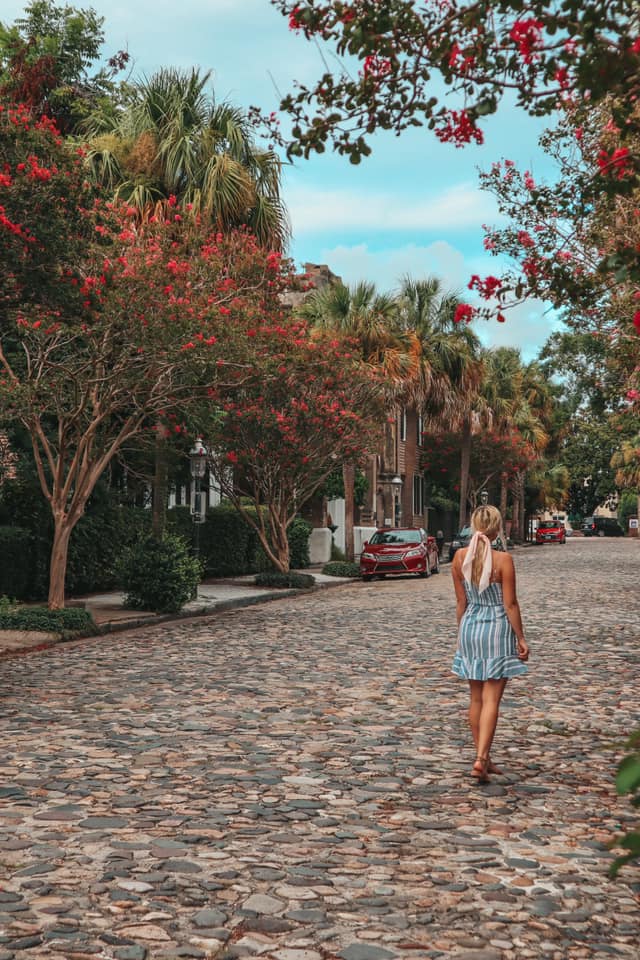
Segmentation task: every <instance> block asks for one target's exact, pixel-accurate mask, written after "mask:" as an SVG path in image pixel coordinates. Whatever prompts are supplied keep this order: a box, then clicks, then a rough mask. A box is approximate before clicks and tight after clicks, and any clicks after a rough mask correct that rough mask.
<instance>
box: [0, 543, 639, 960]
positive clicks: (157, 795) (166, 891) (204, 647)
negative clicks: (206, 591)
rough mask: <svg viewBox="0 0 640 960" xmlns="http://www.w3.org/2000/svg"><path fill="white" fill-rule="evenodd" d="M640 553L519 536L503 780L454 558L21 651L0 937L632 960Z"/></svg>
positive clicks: (94, 953) (50, 945)
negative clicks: (480, 719)
mask: <svg viewBox="0 0 640 960" xmlns="http://www.w3.org/2000/svg"><path fill="white" fill-rule="evenodd" d="M639 555H640V543H638V542H633V541H627V540H625V541H623V542H620V541H617V540H611V541H609V540H579V539H576V540H573V541H569V542H568V544H567V545H566V546H559V545H548V546H544V547H542V548H531V549H528V550H524V549H523V550H519V551H517V553H516V564H517V569H518V579H519V593H520V597H521V605H522V608H523V614H524V620H525V625H526V627H527V635H528V638H529V640H530V643H531V647H532V659H531V664H530V667H531V672H530V674H529V676H528V677H526V678H524V679H519V680H515V681H513V682H512V683H511V684H510V685H509V687H508V688H507V692H506V696H505V701H504V710H503V716H502V719H501V723H500V726H499V730H498V736H497V741H496V744H495V748H494V756H495V759H496V761H497V762H500V764H501V765H503V767H504V771H505V774H504V776H500V777H494V778H492V782H491V784H489V785H486V786H482V785H479V784H477V783H476V782H475V781H474V780H473V779H472V778H471V777H469V775H468V773H469V769H470V763H471V760H472V756H473V753H472V750H471V749H470V746H469V742H468V735H467V732H466V723H465V708H466V689H465V685H464V684H463V683H461V682H460V681H458V680H457V679H456V678H455V677H453V676H452V675H451V674H450V673H449V667H450V663H451V659H452V655H453V650H454V646H455V629H454V603H453V590H452V586H451V581H450V576H449V571H448V568H447V567H444V568H443V571H442V573H441V574H440V576H438V577H432V578H431V579H429V580H426V581H422V580H416V581H414V580H396V581H391V580H388V581H384V582H381V581H374V582H373V583H371V584H361V583H355V584H353V585H349V586H346V587H343V588H340V589H335V590H331V591H326V592H322V593H317V594H313V595H310V596H309V595H308V596H300V597H296V598H294V599H283V600H279V601H275V602H272V603H269V604H265V605H262V606H255V607H251V608H247V609H243V610H239V611H235V612H231V613H228V614H227V615H225V616H217V617H216V618H213V619H210V620H206V619H200V620H197V621H190V622H185V621H182V622H179V623H174V624H168V625H167V624H164V625H162V626H156V627H154V628H151V629H147V630H143V631H139V632H137V633H135V632H131V633H128V634H120V635H117V636H113V637H108V638H99V639H95V640H86V641H81V642H76V643H72V644H67V645H64V646H58V647H55V648H52V649H50V650H46V651H43V652H39V653H35V654H30V655H25V656H22V657H20V658H15V659H5V660H4V661H2V664H1V668H2V673H3V684H2V685H3V693H2V706H1V719H0V732H1V735H2V741H1V742H2V746H1V747H0V878H1V882H0V960H15V958H21V957H26V958H30V957H43V958H44V957H47V958H52V960H101V958H110V960H150V958H158V960H160V958H179V957H201V958H211V957H215V958H226V960H229V958H242V957H264V958H267V960H335V958H341V960H387V958H396V957H398V958H409V957H410V958H416V960H422V958H428V957H446V958H449V957H456V958H464V960H524V958H536V960H538V958H540V960H547V958H548V960H567V958H586V957H588V958H590V957H598V958H599V957H603V958H604V957H621V958H636V960H637V958H638V956H640V948H639V947H638V944H639V943H640V915H639V912H638V899H639V897H638V895H639V892H640V870H638V869H636V868H630V869H627V870H625V871H624V872H623V874H622V875H621V877H620V879H618V880H617V881H612V880H610V879H608V876H607V869H608V866H609V864H610V860H611V854H610V852H609V851H608V846H607V845H608V844H609V842H610V841H611V839H612V838H613V837H614V836H615V834H616V833H617V832H619V831H620V829H628V828H629V827H630V826H631V825H632V824H633V823H634V817H633V813H632V809H631V807H630V805H629V802H628V800H626V799H618V798H616V796H615V791H614V789H613V782H612V780H613V773H614V770H615V764H616V762H617V759H618V758H619V756H620V755H621V750H622V746H621V744H622V740H623V736H624V734H625V733H626V732H627V731H629V730H630V729H631V728H632V727H633V726H634V724H636V723H637V722H638V717H637V703H638V689H639V683H640V642H639V638H640V603H639V601H638V592H637V591H638V574H637V571H638V559H639ZM636 816H637V812H636Z"/></svg>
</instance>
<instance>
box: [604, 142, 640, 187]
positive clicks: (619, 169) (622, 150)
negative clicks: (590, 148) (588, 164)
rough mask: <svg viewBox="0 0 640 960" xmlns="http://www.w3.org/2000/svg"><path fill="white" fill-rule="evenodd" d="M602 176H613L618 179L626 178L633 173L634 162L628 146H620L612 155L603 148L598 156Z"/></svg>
mask: <svg viewBox="0 0 640 960" xmlns="http://www.w3.org/2000/svg"><path fill="white" fill-rule="evenodd" d="M596 160H597V164H598V169H599V170H600V174H601V176H603V177H604V176H611V177H614V178H615V179H616V180H624V178H625V177H628V176H631V174H632V173H633V164H632V158H631V154H630V153H629V149H628V147H618V148H617V150H614V151H613V153H612V154H611V155H609V154H608V153H607V151H606V150H601V151H600V153H599V154H598V156H597V158H596Z"/></svg>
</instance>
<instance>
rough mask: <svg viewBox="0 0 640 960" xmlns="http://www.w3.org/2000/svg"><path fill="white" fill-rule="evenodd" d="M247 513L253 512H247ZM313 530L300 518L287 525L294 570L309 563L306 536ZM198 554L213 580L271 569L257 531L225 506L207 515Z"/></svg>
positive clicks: (291, 563) (215, 508)
mask: <svg viewBox="0 0 640 960" xmlns="http://www.w3.org/2000/svg"><path fill="white" fill-rule="evenodd" d="M249 512H252V511H251V510H250V509H249ZM254 515H255V512H254ZM312 529H313V528H312V526H311V524H310V523H309V522H308V521H307V520H303V519H302V518H301V517H296V519H295V520H294V521H293V522H292V523H291V525H290V526H289V530H288V540H289V550H290V565H291V567H293V568H294V569H297V570H300V569H304V568H306V567H308V566H309V564H310V559H309V535H310V534H311V530H312ZM200 554H201V556H202V559H203V561H204V564H205V570H206V573H207V574H208V575H209V576H212V577H232V576H240V575H242V574H246V573H268V572H270V571H272V570H273V564H272V563H271V561H270V560H269V559H268V557H267V556H266V554H265V552H264V550H263V548H262V545H261V543H260V541H259V539H258V535H257V533H256V531H255V530H254V529H253V528H252V527H250V526H249V524H248V523H247V522H246V521H245V520H243V518H242V516H241V515H240V514H239V513H238V511H237V510H236V509H235V508H234V507H232V506H231V505H230V504H227V503H222V504H220V505H219V506H217V507H212V508H211V509H210V510H209V511H208V512H207V519H206V522H205V523H203V524H202V527H201V528H200Z"/></svg>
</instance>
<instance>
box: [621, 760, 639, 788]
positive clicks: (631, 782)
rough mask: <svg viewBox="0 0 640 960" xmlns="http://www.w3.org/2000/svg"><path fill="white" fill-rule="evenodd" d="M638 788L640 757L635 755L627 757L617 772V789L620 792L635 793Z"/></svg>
mask: <svg viewBox="0 0 640 960" xmlns="http://www.w3.org/2000/svg"><path fill="white" fill-rule="evenodd" d="M638 788H640V757H638V756H635V755H632V756H629V757H625V758H624V760H623V761H622V762H621V763H620V766H619V767H618V772H617V774H616V790H617V791H618V793H620V794H622V793H635V792H636V790H638Z"/></svg>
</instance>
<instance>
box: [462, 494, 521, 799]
mask: <svg viewBox="0 0 640 960" xmlns="http://www.w3.org/2000/svg"><path fill="white" fill-rule="evenodd" d="M471 529H472V531H473V536H472V538H471V542H470V543H469V546H468V547H464V548H462V549H460V550H457V551H456V554H455V556H454V558H453V565H452V571H451V572H452V575H453V584H454V587H455V591H456V615H457V620H458V649H457V651H456V655H455V659H454V661H453V666H452V670H453V672H454V673H455V674H456V675H457V676H458V677H462V679H464V680H468V681H469V692H470V703H469V726H470V727H471V734H472V736H473V742H474V744H475V748H476V760H475V763H474V764H473V768H472V771H471V773H472V776H474V777H477V778H478V780H479V781H481V782H483V783H484V782H486V781H487V780H488V776H487V775H488V774H489V773H500V770H499V769H498V768H497V767H496V766H495V765H494V764H493V763H492V762H491V744H492V742H493V737H494V734H495V731H496V725H497V723H498V714H499V711H500V701H501V699H502V694H503V693H504V688H505V686H506V684H507V680H508V679H509V678H510V677H516V676H518V675H519V674H522V673H526V672H527V667H526V666H525V662H526V661H527V660H528V659H529V647H528V645H527V642H526V640H525V638H524V629H523V626H522V618H521V615H520V606H519V604H518V599H517V596H516V575H515V569H514V566H513V559H512V557H511V556H510V554H508V553H500V552H497V551H495V550H492V549H491V541H492V540H494V539H495V537H496V536H497V535H498V534H499V532H500V531H501V529H502V518H501V516H500V512H499V511H498V510H497V509H496V508H495V507H492V506H480V507H478V509H477V510H475V511H474V513H473V515H472V517H471Z"/></svg>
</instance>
